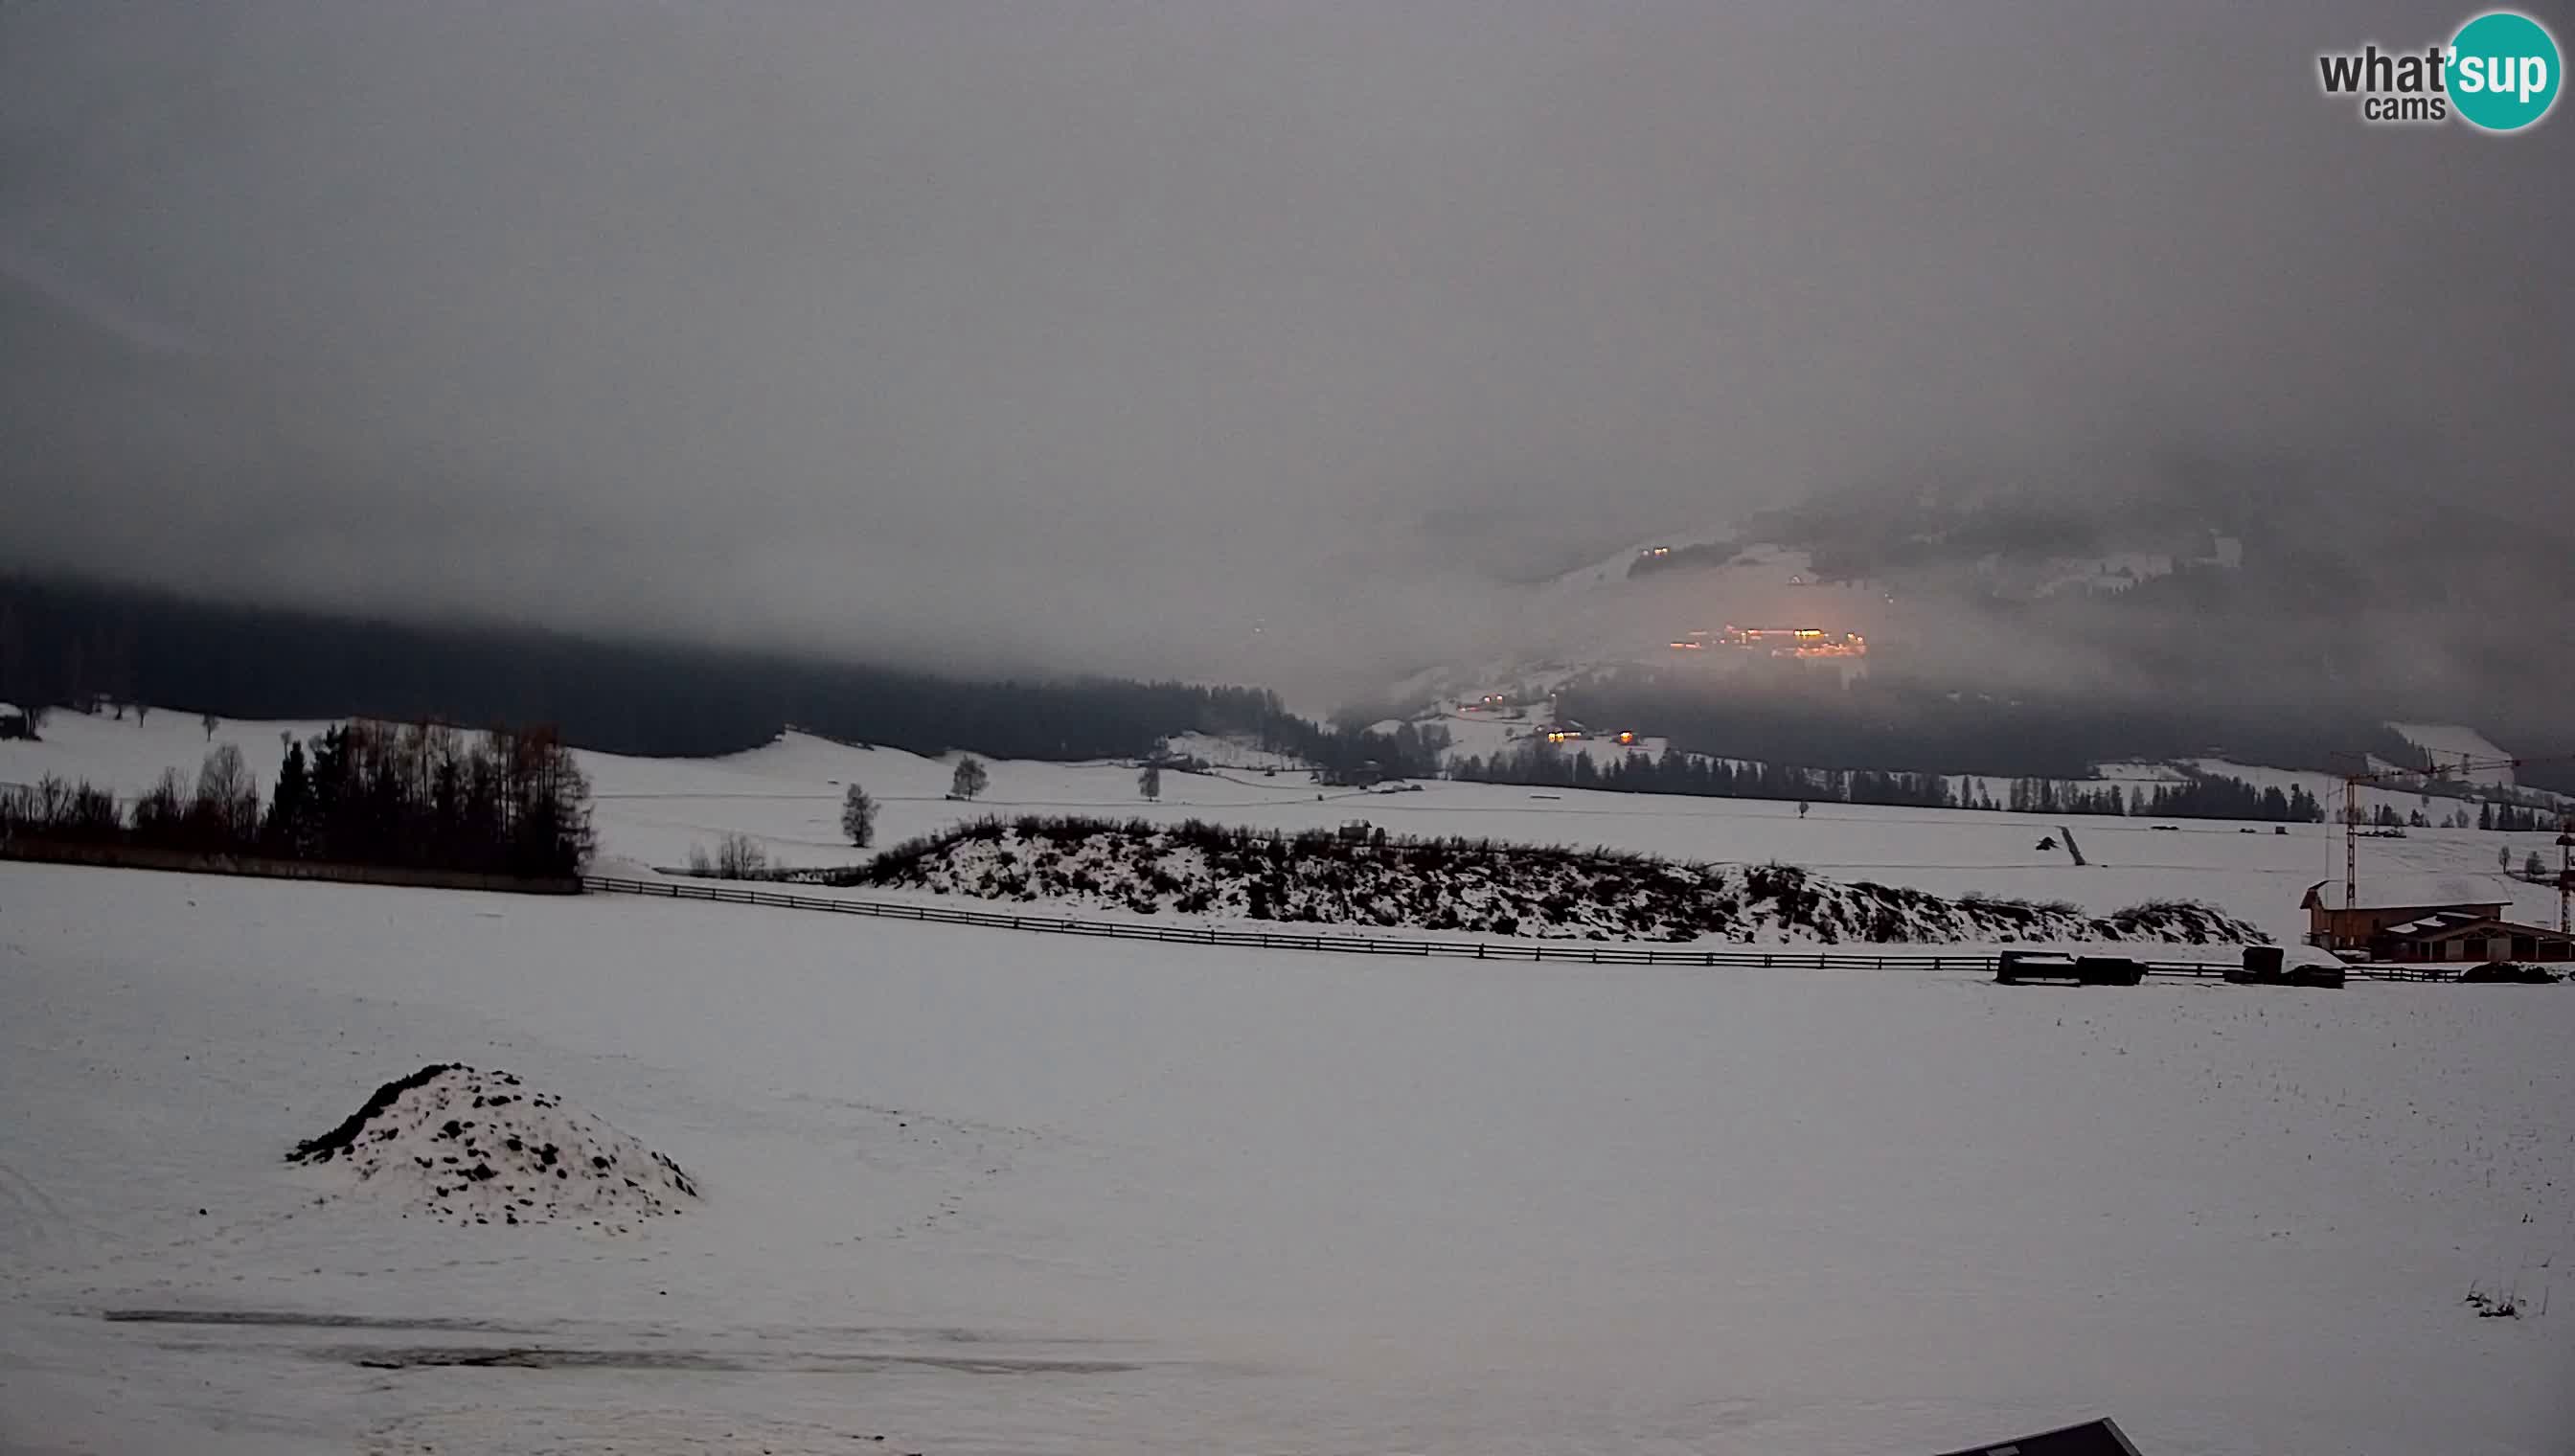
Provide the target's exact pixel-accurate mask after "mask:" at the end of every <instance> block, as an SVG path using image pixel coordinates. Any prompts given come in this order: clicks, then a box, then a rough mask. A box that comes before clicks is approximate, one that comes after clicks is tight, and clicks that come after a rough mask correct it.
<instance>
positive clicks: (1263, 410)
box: [0, 0, 2575, 691]
mask: <svg viewBox="0 0 2575 1456" xmlns="http://www.w3.org/2000/svg"><path fill="white" fill-rule="evenodd" d="M2561 10H2562V7H2554V6H2552V7H2547V8H2544V9H2542V10H2541V11H2539V12H2538V13H2540V14H2541V15H2542V16H2543V18H2545V19H2547V20H2548V21H2549V22H2550V23H2551V25H2552V26H2553V27H2554V28H2555V29H2556V31H2557V33H2558V34H2559V36H2560V37H2561V38H2565V37H2567V36H2569V35H2570V34H2575V30H2571V29H2570V27H2569V26H2568V24H2567V23H2566V17H2565V16H2564V15H2563V14H2562V13H2559V12H2560V11H2561ZM2468 13H2469V12H2467V11H2465V10H2459V11H2453V10H2452V9H2449V8H2445V7H2442V6H2437V5H2389V4H2340V3H2335V4H2325V3H2312V4H2267V5H2262V6H2254V7H2245V6H2237V5H2231V4H2197V5H2187V6H2183V5H2152V6H2148V5H2135V4H2082V5H2075V4H2057V3H2049V4H2030V5H2027V6H2021V7H2003V6H1991V5H1966V4H1948V3H1944V4H1939V5H1925V4H1899V5H1885V6H1849V5H1831V6H1820V5H1819V6H1813V7H1805V6H1788V5H1762V6H1720V5H1715V4H1703V5H1619V4H1595V3H1578V4H1577V3H1572V0H1567V3H1563V4H1557V5H1531V4H1519V3H1497V0H1479V3H1472V4H1468V3H1457V4H1387V3H1382V0H1368V3H1354V4H1319V3H1313V4H1288V3H1269V4H1250V3H1219V0H1200V3H1194V4H1176V5H1169V6H1142V5H1121V4H1110V3H1080V4H1076V3H1071V0H1066V3H1056V4H1035V3H1026V4H1012V5H998V4H977V3H930V0H921V3H914V4H904V5H871V4H856V3H824V0H794V3H790V0H732V3H722V4H717V3H694V0H664V3H649V0H546V3H533V0H477V3H468V0H378V3H367V0H270V3H247V0H169V3H136V4H120V5H105V4H98V3H92V0H0V432H5V434H0V440H5V446H6V453H5V459H0V471H5V477H0V490H5V496H6V506H5V515H6V520H5V527H4V528H0V564H7V565H16V566H34V567H41V568H69V569H76V570H82V571H91V572H103V573H111V574H115V575H118V576H121V577H125V578H129V579H135V580H143V581H149V582H155V583H162V584H167V585H172V586H177V587H182V588H186V589H191V590H215V591H223V592H229V593H237V594H246V595H253V596H257V597H260V598H263V599H273V600H284V601H293V602H300V603H319V604H328V605H348V606H357V607H363V608H366V609H369V610H375V611H383V612H390V613H396V614H435V613H445V612H451V611H460V610H461V611H467V612H471V613H475V614H479V615H484V616H502V617H511V618H521V619H526V618H536V619H542V620H547V621H551V622H555V623H558V624H561V625H566V626H574V627H582V628H610V629H618V630H632V631H639V632H650V633H656V634H678V635H692V636H714V637H719V638H728V639H738V640H745V641H765V642H783V641H789V640H792V641H796V642H803V643H808V644H812V645H815V646H820V647H826V648H831V649H834V650H846V651H850V652H854V653H862V654H866V655H869V656H874V657H881V658H894V659H900V660H903V661H906V662H912V663H922V664H929V665H934V666H945V667H950V668H959V669H969V670H994V669H1011V670H1026V669H1029V668H1032V667H1042V668H1058V669H1071V670H1100V671H1116V672H1130V673H1148V674H1158V675H1159V674H1188V675H1205V676H1215V677H1222V678H1232V679H1250V680H1259V681H1270V682H1277V683H1281V684H1284V685H1287V686H1288V687H1290V688H1291V689H1296V690H1312V689H1315V688H1316V687H1317V686H1318V685H1328V687H1329V688H1331V689H1332V690H1333V691H1347V690H1348V689H1349V688H1350V687H1351V686H1352V685H1353V684H1355V683H1358V682H1362V681H1364V680H1365V679H1366V677H1367V675H1369V674H1371V673H1375V672H1377V671H1379V670H1380V669H1381V668H1387V667H1394V668H1400V667H1408V666H1412V665H1413V662H1414V661H1416V660H1418V659H1419V658H1420V657H1422V656H1424V655H1428V654H1435V653H1438V652H1442V651H1448V650H1451V649H1452V648H1453V647H1454V646H1455V645H1456V644H1459V643H1461V642H1462V641H1464V640H1465V638H1466V637H1467V636H1469V635H1470V633H1471V630H1472V628H1473V626H1474V624H1475V623H1476V622H1477V621H1478V620H1479V619H1480V618H1481V617H1482V616H1483V615H1484V614H1485V613H1486V612H1487V610H1488V604H1489V601H1490V597H1489V594H1490V592H1491V590H1492V584H1493V583H1495V582H1496V581H1499V580H1503V579H1507V578H1511V577H1514V576H1525V575H1527V574H1529V573H1531V572H1534V571H1537V570H1539V569H1540V568H1542V567H1545V566H1548V565H1550V564H1553V565H1567V564H1569V563H1570V560H1571V559H1573V558H1575V557H1578V556H1579V555H1581V554H1582V553H1584V552H1594V553H1597V552H1603V551H1606V550H1610V549H1614V548H1615V547H1617V546H1618V545H1620V544H1622V543H1624V542H1627V541H1631V540H1635V539H1637V538H1640V537H1643V536H1647V535H1651V534H1654V533H1658V532H1663V531H1667V530H1674V529H1686V528H1688V527H1690V526H1693V525H1700V524H1706V525H1721V524H1722V523H1723V522H1724V520H1725V519H1726V518H1727V517H1728V516H1730V515H1732V514H1735V513H1736V512H1738V511H1740V510H1743V509H1745V508H1747V507H1750V506H1754V505H1761V504H1768V503H1774V502H1779V501H1784V500H1789V499H1794V498H1796V497H1799V496H1801V495H1804V494H1806V493H1808V492H1811V491H1816V490H1827V489H1834V488H1839V487H1844V486H1848V485H1850V484H1852V483H1854V482H1860V481H1886V480H1890V479H1891V480H1902V479H1904V478H1905V476H1906V474H1907V473H1908V472H1909V471H1911V470H1913V469H1915V468H1916V466H1917V465H1919V464H1921V463H1925V462H1938V463H1940V464H1941V465H1942V467H1943V468H1944V469H1960V470H1965V471H1967V472H1969V473H1970V474H1972V473H1974V472H1975V471H1977V470H1980V469H1984V468H1986V464H1985V463H1987V462H1991V463H1992V468H1993V469H1996V470H2002V471H2026V470H2029V469H2033V468H2036V467H2035V466H2034V465H2033V463H2037V462H2050V461H2064V460H2069V459H2075V460H2080V459H2092V460H2099V459H2102V458H2103V457H2104V454H2105V453H2116V452H2120V451H2125V450H2128V449H2130V448H2131V447H2134V446H2139V445H2141V444H2143V443H2146V442H2159V441H2163V440H2165V439H2170V440H2171V441H2172V443H2173V444H2174V446H2175V447H2176V448H2179V449H2185V450H2192V451H2210V452H2215V453H2218V454H2221V455H2222V454H2224V453H2225V452H2227V451H2229V450H2233V449H2236V448H2239V447H2241V448H2245V449H2248V450H2254V451H2257V452H2258V454H2259V455H2260V456H2261V457H2263V458H2271V457H2279V456H2289V457H2295V456H2298V455H2300V454H2302V453H2303V452H2306V451H2307V450H2309V449H2310V448H2312V449H2313V450H2314V451H2315V452H2317V453H2318V454H2319V455H2320V456H2321V457H2324V458H2329V459H2332V460H2334V461H2336V462H2337V463H2338V464H2337V466H2336V468H2337V469H2346V468H2348V469H2352V470H2353V471H2354V476H2353V479H2352V482H2351V489H2352V506H2353V511H2354V514H2355V515H2358V514H2362V513H2365V512H2366V510H2367V509H2368V507H2369V504H2370V503H2372V502H2377V501H2389V500H2395V499H2400V498H2407V497H2414V498H2419V497H2420V496H2421V495H2423V494H2425V493H2427V492H2435V491H2437V492H2439V493H2442V494H2444V495H2445V496H2446V497H2447V498H2449V499H2455V500H2457V501H2460V502H2462V503H2466V504H2473V505H2477V506H2481V507H2484V508H2488V509H2494V510H2501V511H2507V512H2512V513H2517V514H2520V515H2523V516H2525V517H2527V518H2528V519H2531V520H2533V521H2534V522H2538V523H2543V524H2546V525H2548V526H2550V527H2551V528H2552V529H2558V530H2562V529H2565V528H2566V526H2567V524H2568V522H2569V520H2570V514H2575V513H2570V507H2569V504H2568V499H2567V485H2568V473H2567V462H2568V460H2569V459H2570V458H2575V456H2570V445H2575V426H2570V423H2569V422H2570V419H2575V411H2570V409H2569V408H2568V402H2567V394H2568V385H2569V380H2570V372H2569V369H2568V359H2569V344H2568V330H2569V327H2570V325H2575V308H2570V298H2575V289H2570V285H2569V282H2568V270H2569V267H2570V265H2569V263H2568V259H2569V258H2570V257H2575V238H2571V237H2570V223H2571V222H2575V117H2570V116H2568V115H2565V114H2560V115H2557V116H2554V117H2552V118H2551V119H2550V120H2549V121H2548V122H2546V123H2544V124H2543V125H2542V126H2541V127H2540V128H2539V129H2538V130H2537V131H2536V132H2534V133H2532V134H2528V135H2521V136H2513V137H2495V136H2486V135H2480V134H2475V133H2472V132H2469V131H2468V130H2466V129H2465V128H2463V127H2460V126H2456V125H2452V126H2447V127H2437V128H2429V129H2422V130H2411V131H2409V130H2395V129H2383V128H2370V127H2365V126H2363V125H2362V124H2361V123H2360V122H2359V121H2358V120H2357V119H2356V118H2355V115H2354V113H2353V110H2352V107H2351V105H2350V103H2348V102H2327V101H2325V100H2323V99H2322V98H2320V97H2319V96H2318V94H2317V88H2316V82H2315V63H2314V56H2315V54H2316V52H2317V51H2319V50H2323V49H2348V48H2356V47H2357V46H2358V45H2359V44H2360V43H2361V42H2363V41H2365V40H2377V41H2379V42H2381V43H2382V44H2385V45H2388V46H2390V47H2402V48H2407V49H2419V48H2420V47H2421V46H2422V45H2424V44H2427V43H2429V42H2431V41H2433V40H2435V39H2438V38H2440V37H2443V36H2446V35H2447V34H2448V33H2449V32H2450V31H2451V30H2453V29H2454V28H2455V27H2456V25H2457V24H2458V23H2459V22H2460V21H2461V20H2462V19H2464V18H2465V16H2466V15H2467V14H2468ZM2569 105H2575V103H2561V104H2560V106H2559V108H2558V109H2559V112H2560V113H2564V112H2566V111H2567V109H2568V106H2569ZM2382 437H2388V438H2402V439H2405V440H2407V441H2409V442H2410V445H2409V447H2408V450H2407V451H2406V452H2405V454H2404V458H2403V459H2402V460H2390V461H2389V462H2387V463H2386V465H2385V468H2384V469H2374V468H2373V467H2372V466H2371V464H2370V463H2369V456H2368V454H2367V452H2365V451H2361V452H2355V451H2354V450H2353V448H2352V447H2353V443H2354V442H2355V441H2367V440H2371V439H2377V438H2382ZM2355 458H2357V459H2358V460H2359V462H2360V463H2359V464H2358V465H2357V466H2351V465H2349V462H2351V461H2352V460H2354V459H2355ZM2079 475H2080V473H2079V472H2074V473H2069V478H2068V479H2067V480H2066V482H2065V484H2064V487H2063V489H2065V490H2066V491H2067V492H2068V493H2070V494H2076V495H2079V494H2080V493H2081V492H2082V491H2083V490H2085V489H2086V488H2087V484H2086V482H2085V481H2084V480H2083V479H2080V478H2079ZM2331 529H2332V523H2326V522H2320V523H2319V530H2320V532H2329V531H2330V530H2331ZM1256 624H1260V625H1262V627H1263V628H1264V631H1262V632H1261V633H1259V634H1257V635H1256V634H1255V633H1254V632H1253V628H1254V626H1255V625H1256Z"/></svg>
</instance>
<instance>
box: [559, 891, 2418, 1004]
mask: <svg viewBox="0 0 2575 1456" xmlns="http://www.w3.org/2000/svg"><path fill="white" fill-rule="evenodd" d="M582 887H583V888H584V889H590V890H600V891H605V892H607V893H611V894H641V895H652V896H656V897H659V898H663V899H682V900H707V901H712V902H714V903H718V904H729V905H764V906H768V907H771V908H776V909H794V910H822V911H825V912H828V913H831V914H839V915H873V916H877V917H879V918H883V919H891V920H919V921H923V922H925V923H928V924H935V925H982V926H985V927H987V928H990V929H996V930H1034V931H1039V932H1042V933H1046V934H1055V935H1090V936H1095V937H1099V938H1103V939H1112V940H1159V941H1163V942H1166V943H1169V944H1180V945H1252V946H1259V947H1261V948H1263V949H1268V950H1338V951H1343V952H1346V953H1349V954H1353V955H1415V956H1423V957H1437V958H1444V959H1450V960H1553V961H1570V962H1575V963H1579V964H1584V965H1705V966H1717V965H1751V966H1765V965H1766V966H1788V967H1802V968H1806V969H1812V970H1890V969H1893V970H1976V971H1988V972H1990V971H1993V970H1996V969H1997V968H1999V966H2000V965H2001V957H2000V956H1998V955H1995V954H1993V953H1991V952H1977V953H1948V952H1942V951H1937V950H1933V951H1909V950H1908V951H1886V950H1878V949H1871V950H1866V951H1854V950H1829V949H1822V950H1732V949H1726V950H1715V949H1699V948H1695V947H1692V948H1683V947H1680V946H1668V945H1645V944H1638V943H1636V942H1634V941H1619V940H1612V941H1603V940H1507V941H1501V940H1429V939H1411V938H1408V937H1396V936H1385V935H1332V934H1317V933H1314V932H1311V931H1294V930H1254V929H1244V928H1238V927H1234V926H1223V925H1157V924H1154V923H1151V922H1150V921H1144V920H1084V919H1077V918H1074V917H1072V916H1068V915H1039V914H1025V913H1020V912H1016V911H1011V910H981V909H969V908H967V907H965V906H962V905H937V904H923V903H921V902H919V901H914V900H872V899H858V898H851V897H844V896H840V895H816V894H792V893H789V892H787V891H785V890H775V889H755V888H752V887H751V886H749V885H745V884H738V883H707V882H696V883H690V882H683V881H680V880H659V879H617V878H610V877H607V876H603V875H586V876H584V877H583V879H582ZM2233 964H2234V962H2229V961H2208V960H2149V961H2146V962H2145V966H2146V973H2147V974H2149V975H2163V976H2182V977H2192V978H2199V979H2216V978H2219V977H2222V976H2224V975H2225V974H2226V972H2227V970H2228V969H2229V968H2230V967H2231V966H2232V965H2233ZM2348 974H2350V975H2351V976H2352V977H2353V978H2355V979H2360V980H2441V979H2446V978H2447V977H2446V976H2444V975H2443V974H2441V973H2440V972H2438V971H2417V970H2412V969H2408V968H2405V967H2398V966H2358V965H2355V966H2351V967H2349V968H2348Z"/></svg>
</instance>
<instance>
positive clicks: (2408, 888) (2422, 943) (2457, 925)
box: [2298, 875, 2575, 961]
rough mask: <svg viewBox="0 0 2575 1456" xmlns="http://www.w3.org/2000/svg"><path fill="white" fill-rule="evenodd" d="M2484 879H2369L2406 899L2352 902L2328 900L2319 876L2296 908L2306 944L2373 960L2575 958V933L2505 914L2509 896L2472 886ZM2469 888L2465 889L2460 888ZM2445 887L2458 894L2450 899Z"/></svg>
mask: <svg viewBox="0 0 2575 1456" xmlns="http://www.w3.org/2000/svg"><path fill="white" fill-rule="evenodd" d="M2479 878H2480V876H2475V875H2466V876H2451V877H2447V878H2436V879H2430V880H2423V879H2405V878H2400V879H2397V880H2396V881H2395V882H2393V883H2391V884H2388V885H2385V886H2384V887H2382V886H2379V885H2377V884H2369V885H2365V886H2364V888H2368V889H2376V890H2377V891H2378V892H2379V893H2382V894H2387V895H2389V896H2390V897H2392V898H2394V899H2397V900H2401V901H2403V903H2381V904H2364V905H2354V906H2348V907H2346V906H2342V905H2335V904H2329V903H2327V900H2326V896H2327V893H2328V886H2330V885H2331V883H2332V881H2330V880H2318V881H2317V882H2316V883H2314V884H2312V885H2310V886H2308V888H2307V892H2306V894H2305V896H2304V897H2302V898H2301V899H2300V900H2299V901H2298V907H2299V908H2300V909H2303V910H2305V911H2306V912H2307V943H2308V944H2310V945H2313V946H2316V947H2318V948H2319V949H2323V950H2330V951H2334V952H2336V953H2338V954H2340V953H2356V954H2362V955H2366V956H2368V957H2369V958H2370V959H2372V960H2400V961H2442V960H2457V961H2487V960H2575V937H2570V936H2568V935H2567V933H2566V932H2565V931H2562V930H2557V929H2552V928H2550V927H2548V926H2545V925H2528V924H2521V923H2517V922H2515V921H2512V920H2508V919H2506V918H2504V910H2505V908H2506V907H2507V906H2508V905H2509V904H2510V903H2511V900H2510V899H2509V898H2484V897H2482V895H2483V891H2482V890H2480V889H2478V888H2475V887H2473V884H2474V881H2476V880H2477V879H2479ZM2463 888H2465V889H2467V891H2468V892H2467V894H2465V895H2458V894H2456V893H2455V892H2456V891H2458V890H2460V889H2463ZM2444 890H2447V891H2452V892H2454V893H2453V894H2451V895H2449V896H2445V895H2444V894H2443V893H2441V892H2442V891H2444ZM2336 897H2337V898H2338V897H2339V896H2338V895H2337V896H2336Z"/></svg>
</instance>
